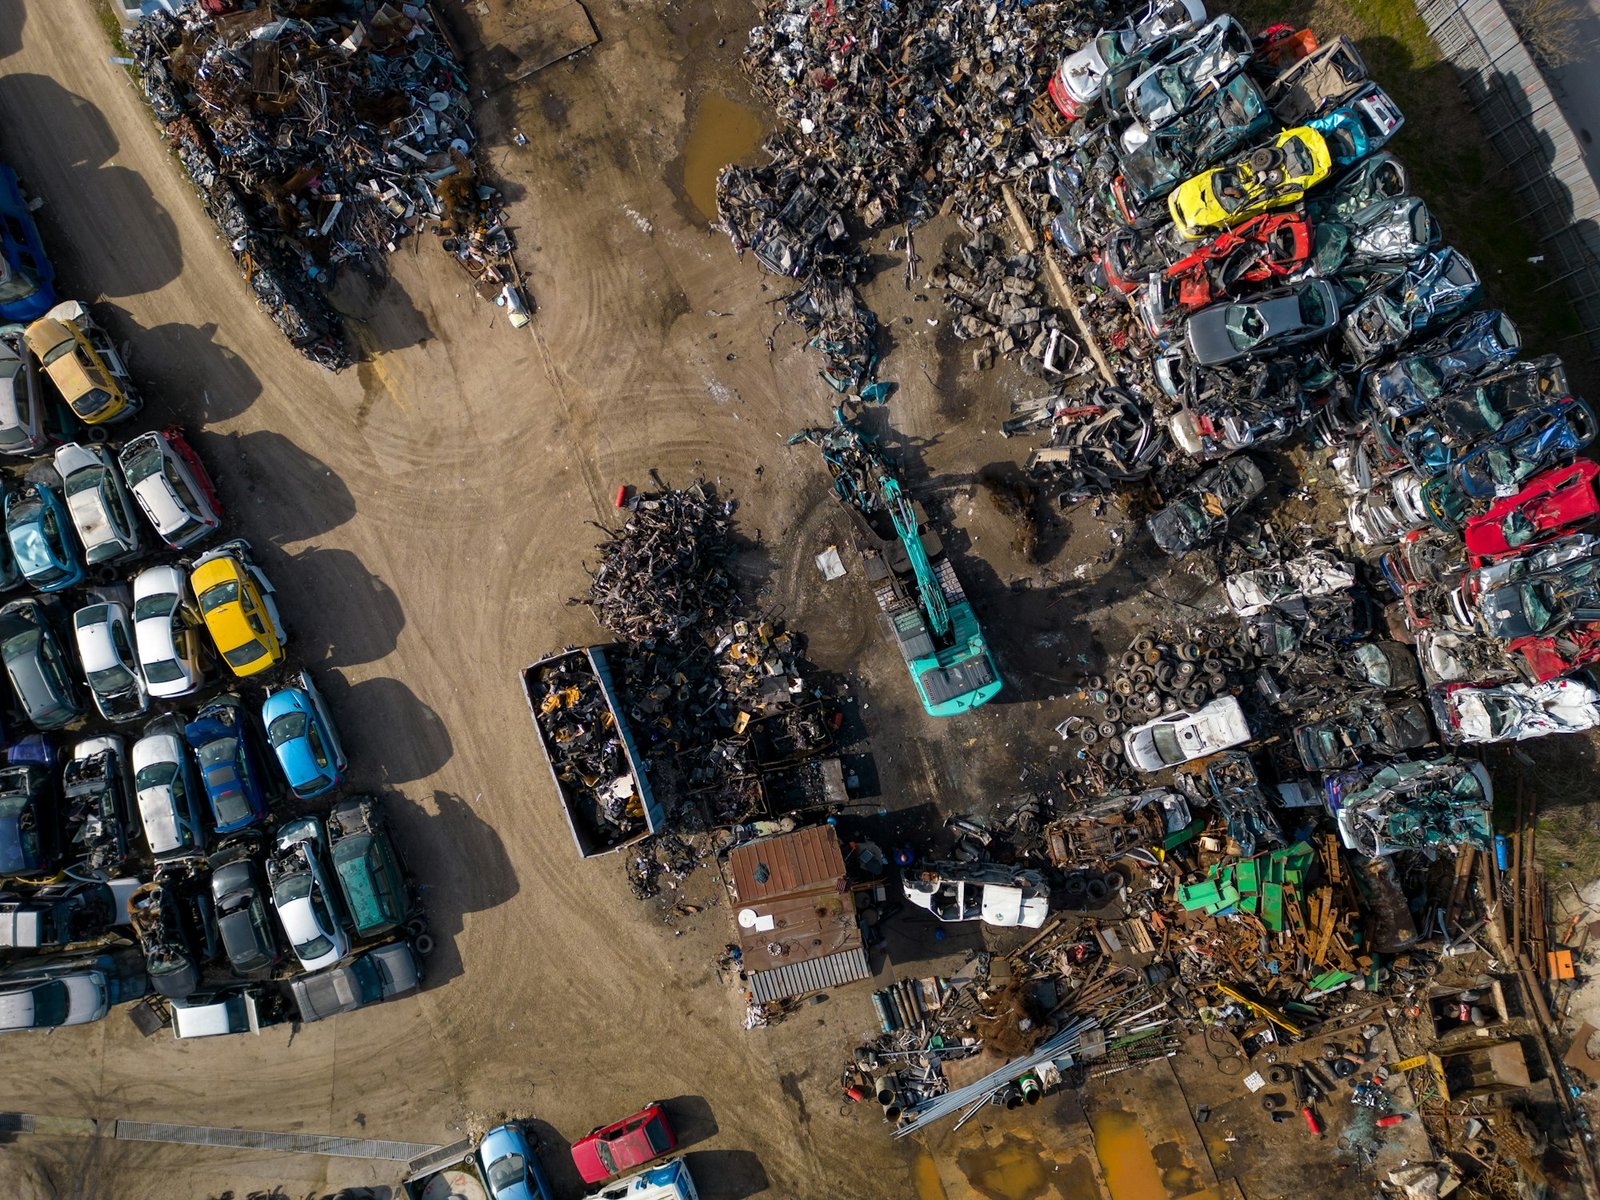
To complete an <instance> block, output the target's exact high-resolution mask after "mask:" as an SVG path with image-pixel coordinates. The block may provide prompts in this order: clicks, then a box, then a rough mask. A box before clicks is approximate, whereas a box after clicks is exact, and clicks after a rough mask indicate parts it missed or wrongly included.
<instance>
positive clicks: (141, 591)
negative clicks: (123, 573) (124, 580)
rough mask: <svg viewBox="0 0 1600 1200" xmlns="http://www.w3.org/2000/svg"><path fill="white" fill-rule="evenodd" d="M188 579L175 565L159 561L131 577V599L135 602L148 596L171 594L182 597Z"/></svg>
mask: <svg viewBox="0 0 1600 1200" xmlns="http://www.w3.org/2000/svg"><path fill="white" fill-rule="evenodd" d="M187 586H188V580H186V579H185V578H184V575H183V572H182V571H180V570H179V569H178V568H177V567H174V566H171V565H170V564H167V563H161V564H159V565H157V566H154V567H146V568H145V569H144V570H142V571H140V572H139V573H138V574H137V575H135V576H134V577H133V599H134V602H135V603H137V602H138V601H140V600H143V599H145V598H146V597H148V596H165V595H173V596H178V597H180V598H181V597H182V596H183V594H184V592H185V590H186V589H187Z"/></svg>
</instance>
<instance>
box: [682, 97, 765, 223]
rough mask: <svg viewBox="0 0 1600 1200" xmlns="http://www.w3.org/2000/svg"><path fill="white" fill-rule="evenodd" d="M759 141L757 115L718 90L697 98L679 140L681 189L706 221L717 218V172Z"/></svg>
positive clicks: (758, 120)
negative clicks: (686, 132)
mask: <svg viewBox="0 0 1600 1200" xmlns="http://www.w3.org/2000/svg"><path fill="white" fill-rule="evenodd" d="M760 142H761V118H760V117H758V116H756V114H755V113H753V112H751V111H750V110H749V109H748V108H745V107H743V106H742V105H738V104H735V103H734V102H733V101H732V100H729V99H728V98H727V97H726V96H724V95H722V94H721V93H720V92H707V93H706V94H705V95H704V96H703V97H701V99H700V105H699V107H698V108H697V109H696V110H695V114H694V117H693V119H692V120H691V121H690V123H689V138H688V140H687V141H686V142H684V144H683V190H684V191H685V192H687V193H688V194H689V202H690V203H691V204H693V205H694V206H695V208H697V209H698V210H699V211H700V215H701V216H703V217H705V218H706V220H708V221H715V220H716V219H717V176H718V175H719V174H720V173H721V171H722V168H723V167H725V166H727V165H728V164H729V163H731V162H737V161H738V160H739V159H741V158H743V157H744V156H745V155H747V154H749V153H750V152H751V151H752V150H754V149H755V148H756V146H757V145H759V144H760Z"/></svg>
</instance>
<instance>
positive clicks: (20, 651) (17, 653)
mask: <svg viewBox="0 0 1600 1200" xmlns="http://www.w3.org/2000/svg"><path fill="white" fill-rule="evenodd" d="M39 641H40V638H39V633H38V631H37V630H34V629H29V630H26V631H25V632H23V633H17V634H13V635H12V636H11V637H8V638H7V639H6V641H5V646H4V647H3V650H4V654H5V657H6V660H7V661H8V662H9V661H12V660H15V659H18V658H21V657H22V656H23V655H24V654H28V653H31V652H32V650H33V648H34V647H35V646H37V645H38V644H39Z"/></svg>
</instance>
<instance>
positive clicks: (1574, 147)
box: [1417, 0, 1600, 353]
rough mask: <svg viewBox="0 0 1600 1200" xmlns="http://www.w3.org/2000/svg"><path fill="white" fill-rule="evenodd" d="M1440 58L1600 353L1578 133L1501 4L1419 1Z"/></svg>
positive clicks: (1589, 182)
mask: <svg viewBox="0 0 1600 1200" xmlns="http://www.w3.org/2000/svg"><path fill="white" fill-rule="evenodd" d="M1417 11H1418V13H1420V14H1421V16H1422V20H1423V23H1424V24H1426V25H1427V27H1428V32H1429V33H1430V34H1432V36H1433V40H1434V42H1435V43H1436V44H1437V45H1438V47H1439V52H1440V53H1441V54H1442V55H1443V56H1444V58H1445V60H1446V61H1447V62H1449V63H1450V64H1451V65H1452V66H1454V67H1455V68H1456V70H1457V71H1458V72H1459V74H1460V76H1461V83H1462V87H1463V88H1464V89H1465V91H1466V93H1467V99H1468V100H1469V102H1470V103H1471V104H1472V106H1473V108H1475V109H1476V110H1477V112H1478V116H1479V117H1480V119H1481V120H1482V121H1483V125H1484V129H1485V131H1486V133H1487V134H1488V138H1489V142H1490V143H1491V144H1492V145H1493V146H1494V148H1495V149H1496V150H1497V151H1499V154H1500V158H1501V160H1502V161H1503V162H1504V163H1505V165H1506V169H1507V171H1508V173H1509V174H1510V176H1511V182H1512V185H1513V187H1514V188H1515V190H1516V193H1517V198H1518V200H1519V207H1520V208H1521V210H1522V213H1523V216H1524V217H1525V219H1526V220H1527V221H1528V223H1529V225H1530V227H1531V229H1532V232H1533V233H1534V234H1535V235H1536V236H1537V237H1538V239H1539V241H1540V243H1541V251H1542V253H1543V254H1544V255H1545V256H1546V266H1547V268H1548V269H1549V270H1550V281H1549V283H1547V284H1545V285H1543V286H1545V287H1565V288H1566V290H1567V292H1568V294H1569V295H1570V297H1571V299H1572V306H1573V312H1574V313H1575V315H1576V316H1577V318H1578V321H1579V323H1580V324H1581V325H1582V327H1583V334H1584V338H1585V340H1586V341H1587V344H1588V346H1589V349H1590V350H1591V351H1592V352H1595V353H1600V188H1596V186H1595V182H1594V177H1593V176H1592V175H1590V173H1589V168H1588V165H1587V164H1586V163H1585V161H1584V157H1583V149H1582V146H1581V145H1580V144H1579V141H1578V135H1577V132H1576V131H1575V130H1574V129H1573V127H1572V124H1571V123H1570V122H1569V121H1568V120H1567V118H1566V116H1565V115H1563V113H1562V112H1561V110H1560V108H1559V107H1557V105H1556V100H1555V96H1554V95H1552V93H1551V90H1550V84H1549V82H1548V81H1547V80H1546V79H1545V77H1544V72H1543V71H1541V70H1540V69H1539V66H1538V64H1537V63H1536V62H1535V61H1534V60H1533V56H1532V55H1531V54H1529V53H1528V49H1527V47H1526V46H1525V45H1524V44H1523V42H1522V39H1521V37H1520V36H1519V35H1518V33H1517V30H1516V27H1515V26H1513V25H1512V23H1511V18H1510V17H1509V16H1507V14H1506V10H1505V9H1504V8H1503V7H1501V5H1500V3H1499V0H1417Z"/></svg>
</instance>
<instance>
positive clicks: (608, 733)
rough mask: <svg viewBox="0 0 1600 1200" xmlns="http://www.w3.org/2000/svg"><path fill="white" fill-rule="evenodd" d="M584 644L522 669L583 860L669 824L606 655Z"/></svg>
mask: <svg viewBox="0 0 1600 1200" xmlns="http://www.w3.org/2000/svg"><path fill="white" fill-rule="evenodd" d="M607 649H608V647H605V646H586V647H584V648H582V649H579V650H567V651H563V652H562V653H560V654H552V655H550V656H548V657H547V658H541V659H540V660H539V661H538V662H536V663H534V664H532V665H531V666H529V667H526V668H524V669H523V672H522V690H523V693H524V694H525V695H526V696H527V700H528V709H529V711H530V712H531V713H532V714H533V727H534V729H535V731H536V732H537V733H538V735H539V746H540V748H541V749H543V751H544V756H545V762H546V763H548V764H549V767H550V778H551V779H552V780H553V781H554V782H555V785H556V793H557V795H559V796H560V798H561V808H562V811H563V812H564V813H566V817H567V827H568V828H569V829H571V830H572V840H573V841H574V842H575V843H577V847H578V853H579V854H581V855H582V856H583V857H584V858H593V857H594V856H596V855H599V854H609V853H610V852H611V851H613V850H621V849H623V848H624V847H626V846H631V845H633V844H634V843H635V842H637V841H640V840H641V839H643V838H646V837H649V836H650V835H651V834H652V833H656V832H657V831H659V830H660V829H661V828H662V826H663V825H664V824H665V821H666V815H665V813H664V812H663V810H662V807H661V805H660V804H659V803H658V802H657V800H656V798H655V795H654V793H653V792H652V791H651V789H650V778H649V775H648V774H647V773H646V771H645V768H644V766H643V763H642V762H641V759H640V756H639V751H638V747H637V745H636V744H635V742H634V737H633V732H632V730H631V729H629V727H628V720H627V717H626V716H624V714H623V705H622V703H621V700H620V698H619V697H618V695H617V690H616V684H615V682H614V681H613V677H612V674H611V665H610V662H609V661H608V659H607V657H606V651H607Z"/></svg>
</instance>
